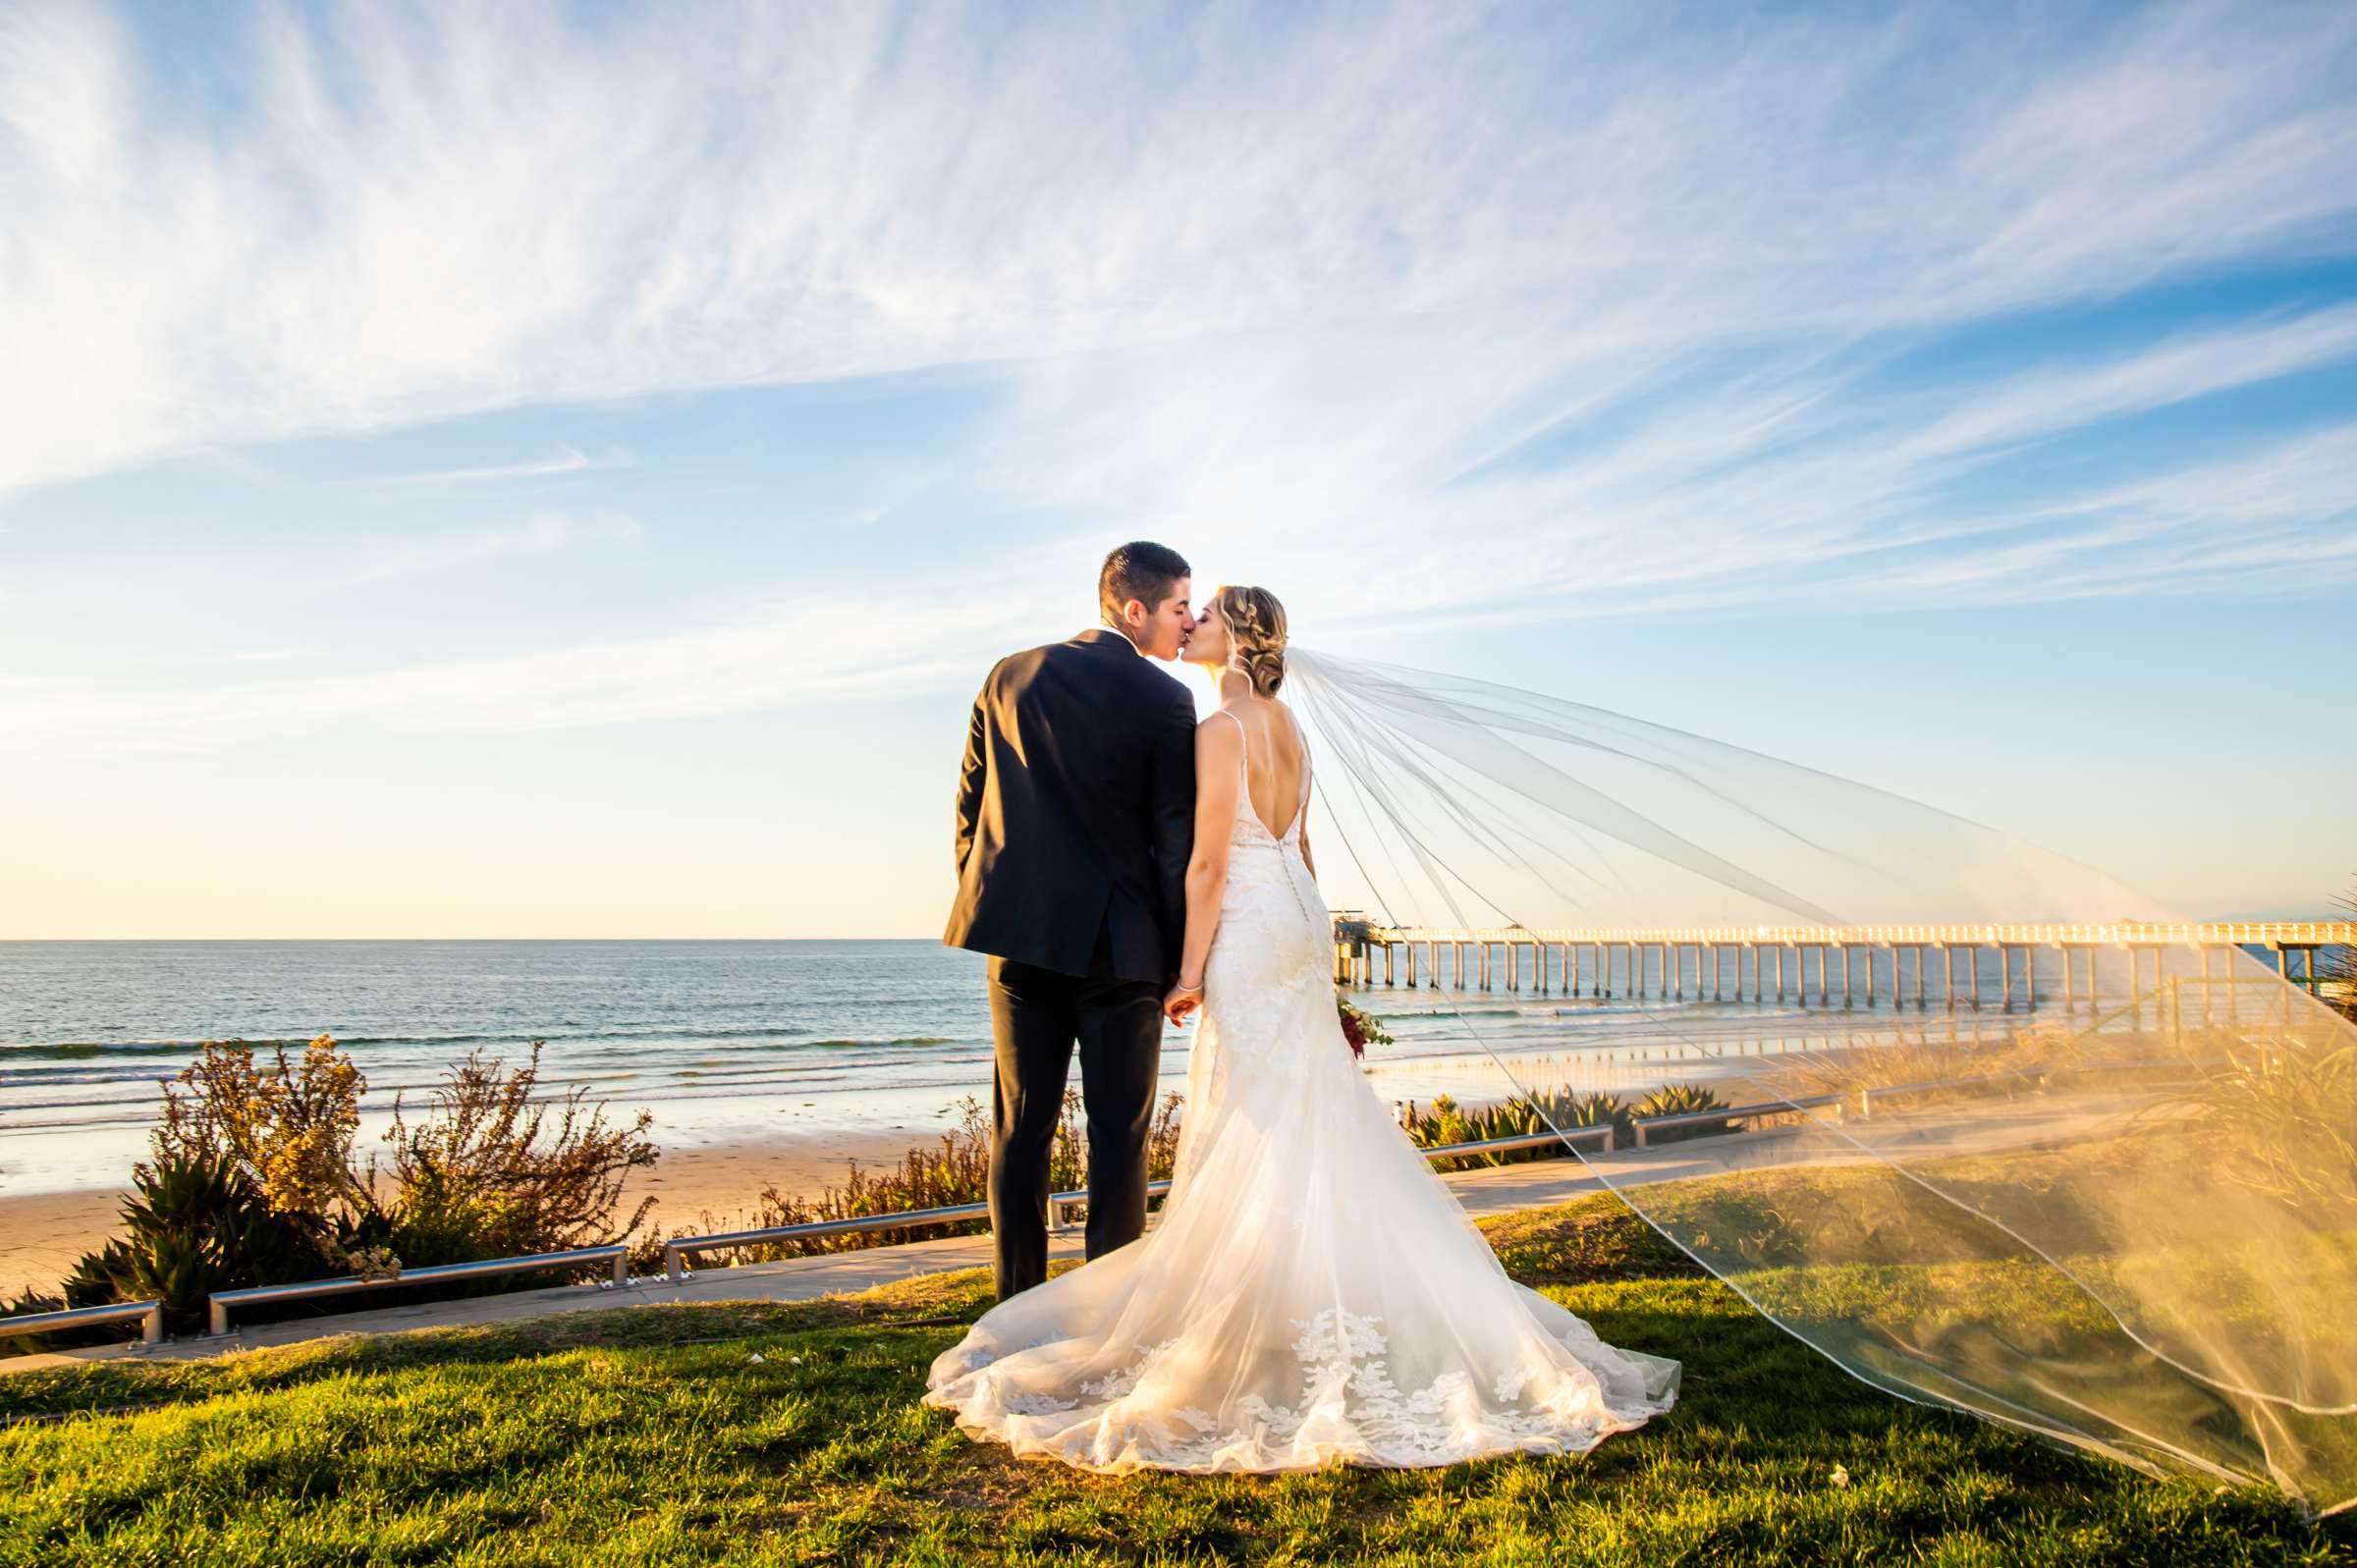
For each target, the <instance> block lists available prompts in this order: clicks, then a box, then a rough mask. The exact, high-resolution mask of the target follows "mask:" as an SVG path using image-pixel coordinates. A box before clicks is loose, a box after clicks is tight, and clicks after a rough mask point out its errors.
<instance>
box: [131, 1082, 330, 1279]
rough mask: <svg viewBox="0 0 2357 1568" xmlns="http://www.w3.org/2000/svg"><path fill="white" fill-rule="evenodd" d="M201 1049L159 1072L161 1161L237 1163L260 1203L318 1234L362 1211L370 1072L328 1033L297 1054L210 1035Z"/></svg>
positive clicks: (153, 1137)
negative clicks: (357, 1144)
mask: <svg viewBox="0 0 2357 1568" xmlns="http://www.w3.org/2000/svg"><path fill="white" fill-rule="evenodd" d="M200 1052H201V1054H199V1055H198V1056H197V1058H196V1059H195V1060H194V1061H192V1062H191V1063H189V1065H188V1066H186V1067H183V1068H182V1069H181V1070H180V1071H179V1072H178V1073H177V1074H175V1075H174V1076H172V1077H170V1078H166V1079H163V1080H161V1083H162V1088H163V1091H164V1105H163V1118H162V1120H161V1121H159V1122H158V1123H157V1124H156V1127H155V1130H154V1131H153V1132H152V1133H150V1134H149V1137H148V1141H149V1144H150V1146H151V1147H152V1149H153V1151H154V1156H155V1160H156V1162H157V1164H158V1165H159V1166H160V1165H163V1164H167V1163H173V1162H180V1163H184V1164H185V1163H205V1162H231V1163H234V1164H235V1165H237V1166H238V1167H239V1168H240V1169H241V1170H243V1171H244V1172H246V1173H247V1179H248V1180H249V1181H250V1182H251V1183H252V1184H253V1185H254V1186H255V1187H256V1188H257V1189H258V1194H259V1197H260V1199H261V1201H262V1202H263V1203H265V1204H267V1205H268V1206H269V1207H270V1208H271V1209H273V1210H275V1211H276V1212H277V1213H279V1214H281V1215H284V1216H288V1217H293V1218H295V1219H297V1220H299V1221H301V1222H303V1223H306V1224H309V1225H311V1226H313V1227H315V1228H316V1231H317V1232H318V1233H319V1234H322V1235H323V1234H325V1233H326V1232H327V1231H328V1230H329V1229H330V1228H332V1226H333V1223H334V1220H335V1218H336V1217H337V1215H338V1213H339V1212H341V1213H342V1214H343V1215H344V1216H346V1217H356V1216H358V1215H360V1214H363V1213H365V1212H366V1210H367V1209H368V1207H369V1204H370V1200H369V1194H368V1191H367V1185H366V1181H365V1179H364V1177H363V1176H362V1175H361V1174H360V1173H359V1172H358V1171H357V1170H356V1167H355V1163H354V1159H353V1140H354V1138H355V1137H356V1135H357V1134H358V1131H359V1126H360V1095H361V1094H362V1092H363V1091H365V1090H366V1089H367V1087H368V1081H367V1079H365V1078H363V1077H361V1076H360V1069H359V1068H358V1066H357V1065H356V1064H355V1063H354V1061H353V1059H352V1058H351V1057H350V1056H348V1055H346V1054H344V1053H343V1052H342V1051H341V1050H339V1049H338V1048H337V1046H336V1042H335V1039H334V1037H333V1036H330V1035H321V1036H319V1037H318V1038H317V1039H315V1040H313V1041H311V1042H310V1043H309V1044H308V1045H306V1046H305V1047H303V1051H302V1055H301V1058H300V1059H292V1058H290V1057H289V1056H288V1054H287V1048H286V1045H285V1044H284V1043H283V1042H279V1043H275V1044H274V1045H273V1047H272V1052H271V1059H267V1060H263V1059H257V1058H256V1056H255V1054H254V1050H253V1048H252V1047H251V1046H249V1045H247V1043H246V1042H245V1041H243V1040H227V1041H213V1040H208V1041H206V1042H205V1043H204V1045H203V1046H202V1047H201V1048H200ZM139 1168H141V1169H144V1168H146V1167H145V1166H144V1165H142V1166H140V1167H139Z"/></svg>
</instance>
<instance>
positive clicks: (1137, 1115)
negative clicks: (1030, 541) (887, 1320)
mask: <svg viewBox="0 0 2357 1568" xmlns="http://www.w3.org/2000/svg"><path fill="white" fill-rule="evenodd" d="M1191 575H1192V573H1191V570H1190V568H1188V566H1187V563H1186V561H1185V560H1184V559H1183V558H1182V557H1180V556H1179V555H1178V552H1176V551H1174V550H1170V549H1168V548H1166V547H1164V546H1162V545H1158V544H1152V543H1146V542H1142V541H1141V542H1138V543H1132V544H1125V545H1123V546H1122V547H1121V548H1120V549H1117V550H1115V551H1114V552H1113V553H1112V554H1111V555H1109V556H1107V557H1106V558H1105V563H1104V567H1103V568H1102V569H1101V570H1100V572H1099V573H1098V579H1097V602H1098V607H1099V610H1100V613H1101V615H1102V618H1103V621H1104V624H1103V625H1100V626H1093V627H1091V628H1089V629H1088V630H1085V631H1082V632H1080V633H1079V634H1077V635H1076V636H1073V637H1071V638H1069V640H1067V641H1064V642H1057V643H1050V644H1048V645H1047V646H1045V647H1040V648H1032V649H1029V650H1026V651H1024V652H1021V653H1014V654H1010V655H1009V656H1007V657H1006V658H1004V659H1002V660H1000V661H999V663H998V664H997V665H996V666H995V667H994V668H993V669H992V670H991V672H990V676H989V677H988V678H987V679H986V680H985V681H984V682H983V685H982V690H981V694H980V695H979V696H978V697H976V698H975V700H974V706H973V713H972V717H971V719H970V720H969V722H968V724H967V727H966V741H965V755H964V761H963V763H962V765H961V766H960V768H959V780H958V838H957V854H958V896H957V902H956V904H955V905H954V906H953V908H952V910H951V913H950V921H949V928H948V931H947V932H946V934H945V936H944V938H943V940H944V941H945V942H947V943H949V944H950V945H951V946H959V947H967V948H971V949H973V950H975V951H978V952H982V953H986V954H988V955H989V967H988V977H989V978H988V985H989V996H990V1014H991V1026H992V1032H993V1037H994V1042H995V1052H996V1067H995V1078H994V1083H993V1086H992V1096H991V1105H992V1117H993V1120H992V1127H991V1149H990V1217H991V1230H992V1235H993V1240H994V1243H995V1246H996V1271H995V1272H996V1283H997V1287H998V1298H999V1299H998V1303H997V1305H996V1306H994V1307H992V1308H991V1309H990V1310H989V1311H988V1312H987V1313H985V1314H983V1316H982V1317H981V1318H980V1319H979V1320H978V1321H977V1322H976V1323H975V1324H974V1325H973V1327H972V1328H971V1329H970V1330H969V1331H968V1332H967V1333H966V1335H965V1337H964V1338H963V1339H961V1340H960V1341H959V1343H958V1344H957V1345H956V1346H954V1347H952V1348H951V1349H949V1350H947V1351H945V1352H943V1353H942V1355H941V1356H940V1357H939V1358H938V1359H936V1360H935V1361H934V1363H933V1365H932V1368H931V1370H930V1372H929V1374H928V1376H927V1391H926V1393H925V1396H924V1399H925V1403H927V1404H929V1405H936V1406H940V1407H942V1408H945V1409H948V1410H950V1411H952V1412H954V1413H955V1414H956V1417H957V1421H958V1425H959V1428H960V1429H961V1430H962V1431H964V1432H965V1433H968V1434H969V1435H971V1436H974V1437H977V1438H983V1439H988V1440H995V1441H999V1442H1004V1443H1006V1444H1007V1445H1008V1446H1009V1447H1010V1448H1011V1449H1013V1450H1014V1452H1015V1453H1016V1454H1019V1455H1024V1456H1030V1457H1043V1458H1053V1459H1060V1460H1063V1461H1064V1462H1066V1463H1068V1464H1070V1465H1074V1466H1077V1467H1079V1468H1081V1469H1085V1470H1094V1471H1104V1472H1116V1473H1118V1472H1124V1471H1130V1470H1136V1469H1140V1468H1156V1469H1163V1470H1174V1471H1188V1472H1196V1473H1213V1472H1221V1471H1248V1472H1269V1471H1286V1470H1306V1469H1315V1468H1318V1467H1320V1466H1323V1465H1327V1464H1333V1463H1348V1464H1358V1465H1381V1466H1415V1465H1450V1464H1455V1463H1458V1462H1459V1461H1462V1460H1467V1459H1475V1458H1480V1457H1482V1456H1485V1455H1490V1454H1501V1453H1510V1452H1516V1451H1523V1452H1533V1453H1562V1452H1580V1451H1584V1450H1586V1449H1588V1448H1591V1447H1593V1446H1595V1444H1596V1443H1598V1442H1599V1441H1601V1440H1602V1439H1603V1438H1604V1437H1606V1436H1608V1435H1610V1434H1611V1433H1617V1432H1624V1431H1627V1430H1628V1429H1630V1428H1633V1427H1636V1426H1639V1425H1642V1424H1643V1423H1644V1422H1645V1421H1646V1420H1647V1419H1648V1418H1649V1417H1652V1416H1655V1415H1658V1414H1660V1413H1661V1412H1663V1411H1665V1410H1667V1409H1669V1408H1670V1406H1671V1404H1672V1402H1673V1401H1674V1400H1675V1398H1676V1392H1677V1377H1678V1365H1677V1363H1676V1362H1674V1361H1669V1360H1665V1359H1663V1358H1661V1357H1657V1356H1649V1355H1645V1354H1642V1353H1640V1352H1635V1351H1626V1350H1620V1349H1617V1348H1615V1347H1614V1346H1612V1345H1608V1344H1606V1343H1605V1342H1604V1341H1603V1340H1602V1339H1600V1338H1599V1337H1598V1336H1597V1334H1596V1332H1595V1330H1594V1329H1592V1328H1590V1327H1589V1326H1588V1325H1587V1324H1586V1323H1585V1322H1583V1321H1582V1320H1581V1319H1579V1318H1578V1317H1576V1316H1575V1315H1573V1314H1572V1313H1571V1312H1569V1311H1568V1310H1567V1309H1565V1308H1563V1307H1562V1306H1561V1305H1559V1304H1557V1303H1556V1302H1553V1301H1550V1300H1549V1299H1547V1298H1546V1297H1545V1296H1542V1295H1540V1294H1538V1293H1537V1292H1536V1291H1533V1290H1531V1289H1529V1288H1528V1287H1526V1286H1524V1285H1521V1284H1519V1283H1517V1282H1515V1281H1514V1280H1512V1279H1510V1278H1508V1277H1507V1273H1506V1271H1505V1269H1504V1267H1503V1266H1501V1265H1500V1263H1499V1262H1498V1258H1497V1255H1496V1254H1495V1253H1493V1252H1492V1251H1491V1250H1490V1246H1489V1243H1488V1242H1487V1241H1486V1240H1485V1239H1484V1238H1483V1236H1482V1234H1481V1232H1480V1231H1479V1230H1478V1229H1476V1228H1475V1227H1474V1225H1473V1222H1472V1221H1471V1219H1469V1218H1468V1217H1466V1215H1465V1213H1464V1211H1463V1209H1462V1208H1460V1207H1459V1206H1458V1204H1457V1202H1456V1199H1455V1197H1454V1196H1453V1194H1452V1193H1451V1192H1450V1191H1449V1189H1448V1187H1447V1186H1446V1185H1444V1184H1443V1183H1442V1182H1441V1180H1440V1178H1439V1177H1437V1176H1435V1175H1434V1174H1433V1172H1432V1169H1431V1166H1430V1165H1429V1164H1428V1163H1427V1162H1426V1161H1425V1159H1424V1157H1423V1155H1422V1154H1421V1153H1420V1152H1419V1151H1418V1150H1417V1149H1416V1148H1415V1146H1414V1145H1413V1144H1411V1143H1410V1142H1409V1141H1408V1139H1407V1137H1406V1135H1405V1134H1404V1133H1403V1132H1402V1131H1401V1130H1400V1128H1399V1127H1398V1124H1397V1123H1395V1122H1394V1120H1393V1119H1392V1115H1391V1112H1390V1109H1389V1108H1387V1107H1386V1106H1385V1105H1384V1104H1383V1102H1382V1100H1381V1099H1380V1098H1379V1097H1378V1096H1377V1094H1376V1092H1375V1090H1374V1088H1373V1086H1372V1085H1370V1084H1369V1083H1368V1081H1367V1079H1366V1077H1365V1075H1364V1074H1363V1073H1362V1072H1361V1071H1360V1069H1359V1067H1358V1065H1357V1063H1356V1060H1355V1058H1354V1057H1353V1056H1352V1054H1351V1052H1350V1050H1349V1047H1348V1045H1347V1043H1346V1042H1345V1040H1344V1037H1343V1030H1342V1024H1341V1020H1340V1018H1339V1016H1338V1014H1337V1011H1336V1006H1335V996H1334V982H1333V972H1332V970H1333V940H1334V939H1333V923H1332V919H1331V917H1330V915H1329V914H1328V911H1327V907H1326V903H1325V900H1324V898H1323V897H1322V896H1321V895H1320V892H1319V890H1318V881H1317V862H1316V859H1315V857H1314V856H1313V854H1312V853H1311V849H1310V842H1309V833H1308V826H1307V823H1306V821H1305V818H1306V816H1307V813H1308V810H1309V804H1310V800H1311V797H1312V787H1311V773H1312V770H1311V758H1310V753H1309V745H1308V740H1307V737H1306V735H1305V733H1304V731H1303V728H1302V726H1301V724H1300V722H1299V721H1298V720H1297V719H1296V718H1295V717H1294V715H1293V712H1292V710H1291V708H1290V707H1289V706H1288V704H1287V703H1286V701H1285V700H1284V698H1283V697H1282V696H1281V695H1280V693H1281V692H1282V691H1283V689H1284V686H1285V680H1286V666H1287V637H1286V616H1285V607H1284V606H1283V605H1282V604H1280V603H1279V602H1278V600H1277V597H1276V596H1275V595H1274V594H1272V593H1270V592H1269V591H1268V590H1267V589H1265V588H1244V587H1233V586H1230V587H1224V588H1220V589H1218V590H1217V591H1216V592H1214V593H1213V594H1212V595H1211V596H1210V598H1208V599H1207V600H1205V601H1204V603H1203V605H1202V608H1201V610H1200V612H1199V613H1198V612H1197V611H1195V610H1193V609H1192V608H1190V603H1191V599H1192V583H1191V581H1190V578H1191ZM1175 660H1178V661H1184V662H1185V663H1188V664H1192V665H1195V666H1197V667H1199V668H1200V669H1202V670H1203V671H1204V672H1205V673H1206V674H1207V675H1208V676H1210V677H1211V680H1212V682H1213V684H1214V685H1215V687H1216V689H1217V693H1218V701H1217V705H1216V706H1215V707H1214V708H1213V710H1212V711H1211V712H1210V713H1209V714H1208V715H1206V716H1204V717H1203V718H1202V719H1201V720H1200V722H1198V720H1197V717H1196V708H1195V702H1194V699H1193V697H1192V695H1191V694H1190V693H1189V691H1188V689H1187V688H1186V687H1185V686H1183V685H1181V684H1180V683H1179V682H1178V681H1177V680H1174V679H1172V678H1171V677H1170V676H1169V675H1167V674H1166V673H1165V670H1166V667H1167V666H1168V665H1169V664H1170V663H1171V662H1172V661H1175ZM1189 1019H1192V1020H1194V1040H1193V1045H1192V1048H1191V1049H1190V1050H1189V1052H1188V1054H1187V1067H1186V1097H1185V1105H1184V1110H1183V1115H1182V1119H1181V1121H1180V1124H1179V1134H1178V1156H1177V1165H1176V1168H1175V1170H1174V1171H1173V1174H1172V1179H1171V1190H1170V1194H1169V1196H1168V1197H1167V1198H1166V1200H1165V1201H1164V1204H1163V1207H1162V1212H1161V1216H1160V1222H1159V1223H1158V1224H1156V1225H1155V1227H1154V1229H1153V1232H1152V1233H1151V1234H1147V1233H1146V1188H1147V1165H1146V1157H1147V1145H1148V1134H1149V1130H1150V1126H1151V1122H1152V1115H1153V1106H1154V1098H1155V1090H1156V1085H1157V1083H1158V1081H1159V1079H1160V1075H1161V1065H1162V1050H1163V1039H1164V1026H1165V1023H1166V1021H1167V1022H1168V1023H1170V1024H1173V1025H1177V1024H1182V1023H1185V1022H1186V1021H1187V1020H1189ZM1075 1051H1076V1052H1077V1054H1078V1055H1079V1058H1080V1086H1081V1099H1082V1102H1083V1106H1084V1109H1085V1119H1086V1123H1087V1133H1088V1222H1087V1247H1086V1250H1087V1262H1086V1263H1085V1264H1084V1265H1083V1266H1082V1267H1080V1268H1077V1269H1073V1270H1070V1271H1067V1272H1065V1273H1062V1274H1059V1275H1057V1276H1056V1277H1055V1278H1053V1279H1050V1278H1048V1276H1047V1250H1048V1249H1047V1209H1048V1156H1049V1151H1050V1148H1051V1146H1052V1144H1053V1141H1054V1138H1055V1134H1056V1127H1057V1123H1058V1120H1059V1118H1060V1115H1061V1112H1062V1108H1063V1102H1064V1093H1065V1082H1066V1079H1067V1076H1068V1075H1069V1070H1070V1065H1071V1059H1072V1056H1073V1054H1074V1053H1075Z"/></svg>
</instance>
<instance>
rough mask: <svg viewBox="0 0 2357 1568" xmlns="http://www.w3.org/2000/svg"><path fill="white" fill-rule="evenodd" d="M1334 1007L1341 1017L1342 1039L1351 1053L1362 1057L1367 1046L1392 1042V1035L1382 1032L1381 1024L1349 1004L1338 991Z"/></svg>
mask: <svg viewBox="0 0 2357 1568" xmlns="http://www.w3.org/2000/svg"><path fill="white" fill-rule="evenodd" d="M1334 1007H1335V1011H1336V1013H1337V1014H1339V1015H1340V1017H1341V1018H1342V1023H1343V1041H1344V1042H1345V1043H1346V1044H1348V1046H1349V1047H1350V1054H1351V1055H1353V1056H1357V1057H1364V1056H1365V1055H1366V1054H1367V1047H1369V1046H1388V1045H1390V1044H1391V1043H1392V1037H1391V1036H1390V1035H1388V1034H1386V1033H1385V1032H1384V1028H1383V1025H1381V1024H1379V1023H1377V1022H1376V1021H1375V1020H1374V1019H1373V1018H1372V1017H1370V1016H1368V1015H1367V1014H1366V1013H1363V1012H1361V1011H1359V1010H1358V1009H1357V1008H1356V1007H1353V1006H1351V1005H1350V1003H1349V1001H1348V1000H1345V999H1344V998H1343V996H1342V995H1341V994H1340V993H1337V994H1336V996H1335V999H1334Z"/></svg>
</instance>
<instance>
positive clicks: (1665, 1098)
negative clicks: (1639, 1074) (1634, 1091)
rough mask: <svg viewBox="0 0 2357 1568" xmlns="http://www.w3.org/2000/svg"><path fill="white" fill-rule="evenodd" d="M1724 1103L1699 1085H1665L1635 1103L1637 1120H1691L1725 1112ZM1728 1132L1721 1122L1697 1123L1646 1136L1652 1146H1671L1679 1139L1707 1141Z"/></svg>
mask: <svg viewBox="0 0 2357 1568" xmlns="http://www.w3.org/2000/svg"><path fill="white" fill-rule="evenodd" d="M1726 1108H1727V1102H1726V1101H1724V1100H1722V1099H1720V1098H1719V1097H1718V1096H1717V1095H1715V1094H1713V1093H1711V1092H1710V1091H1709V1090H1708V1089H1705V1088H1703V1087H1701V1086H1700V1085H1699V1084H1690V1083H1673V1084H1664V1085H1663V1086H1662V1087H1661V1088H1659V1089H1656V1090H1655V1091H1654V1092H1653V1093H1651V1094H1649V1095H1647V1096H1646V1097H1645V1098H1644V1099H1643V1100H1640V1101H1638V1102H1637V1108H1636V1111H1635V1114H1636V1116H1637V1117H1638V1119H1640V1120H1642V1119H1644V1118H1645V1117H1648V1116H1693V1115H1700V1114H1702V1113H1703V1112H1705V1111H1711V1110H1725V1109H1726ZM1725 1131H1727V1123H1726V1122H1724V1121H1697V1122H1692V1123H1690V1124H1688V1125H1686V1126H1683V1127H1664V1128H1662V1129H1661V1130H1660V1131H1658V1132H1648V1133H1647V1134H1646V1137H1647V1139H1648V1140H1649V1141H1651V1142H1653V1143H1674V1142H1676V1141H1677V1140H1679V1139H1681V1138H1709V1137H1713V1136H1715V1135H1717V1134H1719V1133H1723V1132H1725Z"/></svg>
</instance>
